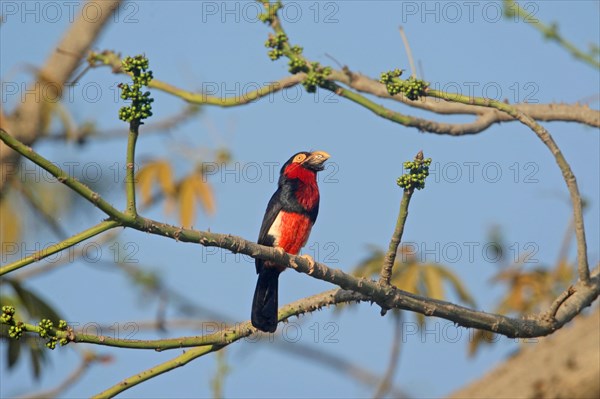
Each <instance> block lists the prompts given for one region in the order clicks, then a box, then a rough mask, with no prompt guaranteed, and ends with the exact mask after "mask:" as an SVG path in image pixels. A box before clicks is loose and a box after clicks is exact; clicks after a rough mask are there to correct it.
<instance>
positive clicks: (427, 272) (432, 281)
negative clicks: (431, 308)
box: [423, 265, 444, 299]
mask: <svg viewBox="0 0 600 399" xmlns="http://www.w3.org/2000/svg"><path fill="white" fill-rule="evenodd" d="M423 280H424V281H423V283H424V284H425V287H426V289H427V296H429V297H431V298H433V299H444V284H443V280H442V275H441V274H440V273H439V272H438V270H437V268H436V267H435V265H425V266H423Z"/></svg>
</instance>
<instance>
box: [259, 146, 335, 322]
mask: <svg viewBox="0 0 600 399" xmlns="http://www.w3.org/2000/svg"><path fill="white" fill-rule="evenodd" d="M327 159H329V154H328V153H326V152H324V151H314V152H299V153H297V154H295V155H294V156H292V157H291V158H290V159H289V160H288V161H287V162H286V163H285V164H284V165H283V167H282V168H281V172H280V176H279V182H278V184H277V185H278V187H277V191H275V194H273V196H272V197H271V200H270V201H269V205H267V211H266V213H265V217H264V218H263V221H262V226H261V227H260V233H259V235H258V243H259V244H261V245H267V246H271V247H276V248H281V249H283V250H284V251H285V252H287V253H289V254H292V255H296V254H298V252H299V251H300V248H302V247H303V246H304V244H306V241H307V240H308V236H309V235H310V230H311V228H312V226H313V224H314V223H315V220H317V214H318V213H319V187H318V186H317V172H319V171H321V170H323V169H324V168H325V167H324V166H323V163H325V161H326V160H327ZM284 269H285V266H281V265H277V264H274V263H273V262H269V261H264V260H260V259H256V273H257V274H258V281H257V283H256V290H255V291H254V299H253V301H252V325H253V326H254V327H256V328H258V329H259V330H261V331H265V332H275V330H276V329H277V307H278V306H277V288H278V285H279V274H280V273H281V272H282V271H283V270H284Z"/></svg>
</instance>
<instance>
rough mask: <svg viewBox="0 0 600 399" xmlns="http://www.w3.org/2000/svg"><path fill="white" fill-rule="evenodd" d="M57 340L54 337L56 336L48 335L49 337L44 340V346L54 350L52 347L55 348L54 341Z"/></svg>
mask: <svg viewBox="0 0 600 399" xmlns="http://www.w3.org/2000/svg"><path fill="white" fill-rule="evenodd" d="M57 342H58V338H56V337H50V339H49V340H48V341H47V342H46V347H47V348H48V349H52V350H54V348H56V343H57Z"/></svg>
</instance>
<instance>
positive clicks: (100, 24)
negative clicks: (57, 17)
mask: <svg viewBox="0 0 600 399" xmlns="http://www.w3.org/2000/svg"><path fill="white" fill-rule="evenodd" d="M121 2H122V0H112V1H100V2H98V1H94V0H89V1H88V3H93V4H94V8H95V9H98V17H97V18H94V20H93V21H92V20H90V19H89V18H86V16H85V13H79V14H78V15H79V17H78V18H77V19H76V20H75V21H74V22H73V23H72V24H71V25H70V26H69V29H68V30H67V31H66V32H65V33H64V35H63V37H62V39H61V40H60V42H59V43H58V44H57V45H56V51H53V52H52V53H51V55H50V56H49V57H48V59H47V60H46V63H45V64H44V66H42V67H41V68H40V72H39V76H38V80H37V81H35V82H34V83H33V84H32V85H31V87H30V88H29V89H28V90H30V89H31V90H32V91H35V93H36V95H35V96H26V99H25V101H24V102H23V103H22V104H21V105H20V106H19V107H17V108H16V109H15V111H14V112H13V113H12V114H11V115H9V116H7V117H6V118H3V119H2V120H1V122H2V125H1V126H0V127H2V128H4V129H5V130H10V131H15V132H19V133H18V134H19V135H18V136H17V138H18V139H19V140H20V141H22V142H23V143H25V144H27V145H31V144H33V143H34V142H35V141H36V140H37V138H38V137H39V136H40V134H41V132H42V129H41V127H42V119H43V117H44V113H46V114H47V112H48V103H47V102H46V98H51V99H53V101H55V100H56V99H57V98H60V97H61V95H62V92H63V88H64V86H65V84H67V83H68V82H67V81H68V79H69V78H70V77H71V76H72V75H73V73H74V71H75V69H76V68H77V66H78V65H79V63H80V62H81V59H82V58H83V57H84V56H85V54H86V53H87V51H88V50H89V48H90V47H91V46H92V44H93V43H94V41H95V40H96V39H97V38H98V36H99V35H100V32H101V31H102V29H103V28H104V27H105V25H106V24H107V23H108V22H109V21H110V20H111V17H112V15H113V12H114V11H115V10H116V9H117V8H118V7H119V5H120V4H121ZM28 92H29V91H28ZM2 147H3V144H0V165H2V166H3V167H1V168H0V193H1V192H3V191H4V189H5V187H4V183H5V182H6V181H7V176H6V173H7V172H8V171H9V170H10V168H9V167H7V165H15V164H16V163H17V161H18V159H19V157H18V155H17V154H15V153H13V152H11V151H4V149H3V148H2Z"/></svg>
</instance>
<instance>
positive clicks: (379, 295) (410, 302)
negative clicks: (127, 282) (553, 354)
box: [0, 130, 600, 337]
mask: <svg viewBox="0 0 600 399" xmlns="http://www.w3.org/2000/svg"><path fill="white" fill-rule="evenodd" d="M0 138H1V139H2V140H3V141H5V142H7V143H9V144H10V143H12V144H13V145H14V148H16V149H19V151H23V152H22V154H23V155H25V156H27V157H28V158H29V159H31V160H33V161H34V162H35V163H36V164H38V165H40V166H42V167H43V168H44V169H46V170H48V171H49V172H50V173H52V174H53V175H54V176H60V174H61V173H62V171H61V170H60V169H59V168H57V167H56V166H55V165H53V164H52V163H51V162H49V161H47V160H46V159H44V158H43V157H41V156H40V155H38V154H35V153H33V151H29V152H28V151H26V150H23V148H21V147H23V145H22V144H20V143H18V142H16V140H14V138H12V137H11V136H9V135H8V134H7V133H5V132H3V131H2V130H0ZM15 142H16V144H15ZM32 154H35V156H33V155H32ZM66 182H69V184H68V185H69V187H71V188H73V190H75V191H76V192H78V193H80V194H81V195H82V196H84V197H85V198H88V197H89V195H90V193H92V192H91V190H89V189H88V188H87V187H85V186H84V185H83V184H81V183H80V182H78V181H76V180H75V179H72V180H69V179H68V180H66V181H65V184H67V183H66ZM88 191H89V192H88ZM96 195H97V194H96ZM90 201H91V202H93V203H96V202H97V201H93V200H92V199H90ZM98 207H99V208H100V209H102V210H104V211H105V212H106V213H107V214H109V216H112V217H114V219H115V220H116V221H118V222H120V223H121V224H122V225H123V226H127V227H131V228H134V229H136V230H140V231H145V232H148V233H151V234H156V235H161V236H165V237H170V238H173V239H175V240H178V241H184V242H193V243H200V244H202V245H204V246H212V247H220V248H225V249H229V250H230V251H232V252H235V253H243V254H246V255H249V256H251V257H253V258H259V259H264V260H270V261H273V262H274V263H276V264H279V265H285V266H288V267H291V268H293V269H295V270H296V271H299V272H302V273H306V274H308V275H310V276H312V277H314V278H317V279H320V280H324V281H328V282H330V283H332V284H335V285H337V286H339V287H341V288H343V289H345V290H351V291H355V292H358V293H360V294H363V295H364V296H365V297H366V298H365V300H369V301H374V302H377V303H378V304H379V305H380V306H381V307H383V308H388V309H392V308H398V309H405V310H410V311H413V312H417V313H421V314H424V315H426V316H437V317H441V318H444V319H447V320H451V321H454V322H455V323H457V324H458V325H461V326H463V327H471V328H478V329H482V330H487V331H492V332H496V333H499V334H502V335H506V336H508V337H536V336H543V335H548V334H551V333H552V332H553V331H555V330H556V329H558V328H560V327H562V326H563V325H564V324H566V323H567V322H568V321H570V320H571V319H573V318H574V317H575V316H576V315H577V314H579V312H581V310H582V309H583V308H584V307H586V306H589V305H590V304H591V303H592V302H593V301H594V300H595V299H596V298H597V297H598V295H599V294H600V277H599V276H598V272H597V271H596V273H595V274H594V276H593V277H592V278H590V279H589V281H587V282H586V281H579V282H577V283H576V284H575V285H573V286H572V287H571V289H570V290H571V291H572V292H573V294H572V295H570V296H568V298H566V299H565V300H564V302H563V303H562V305H561V306H560V307H559V309H558V311H557V312H556V317H555V318H552V317H548V316H546V315H545V314H541V315H537V316H532V317H531V318H530V319H527V320H519V319H513V318H510V317H506V316H502V315H496V314H490V313H485V312H479V311H475V310H472V309H468V308H465V307H462V306H458V305H455V304H452V303H449V302H444V301H439V300H434V299H431V298H426V297H422V296H419V295H414V294H410V293H408V292H404V291H401V290H398V289H397V288H395V287H392V286H385V287H384V286H381V285H380V284H378V283H377V282H375V281H372V280H367V279H364V278H356V277H354V276H352V275H349V274H346V273H344V272H342V271H341V270H334V269H330V268H329V267H327V266H326V265H324V264H321V263H316V262H313V261H308V260H307V259H305V258H303V257H299V256H294V255H289V254H287V253H285V252H283V251H281V250H277V249H274V248H272V247H266V246H262V245H258V244H256V243H253V242H250V241H246V240H244V239H242V238H240V237H235V236H232V235H226V234H217V233H212V232H208V231H195V230H190V229H183V228H179V227H175V226H171V225H168V224H164V223H160V222H158V221H154V220H151V219H146V218H143V217H140V216H138V217H135V218H133V217H131V216H130V215H125V214H123V213H121V212H118V211H116V210H115V209H114V208H112V206H110V205H107V204H104V208H103V207H101V206H100V203H98ZM105 209H106V210H105ZM580 261H581V260H580Z"/></svg>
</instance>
